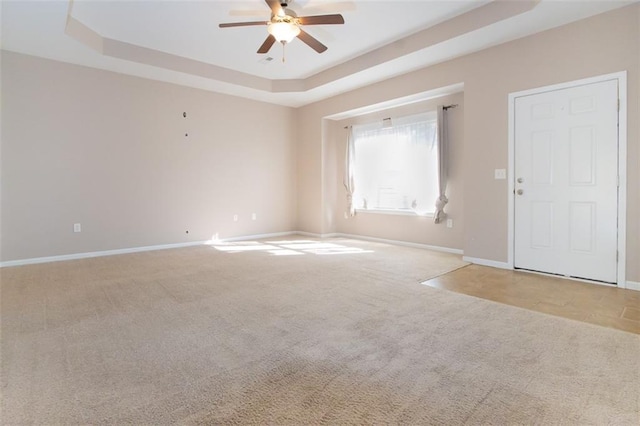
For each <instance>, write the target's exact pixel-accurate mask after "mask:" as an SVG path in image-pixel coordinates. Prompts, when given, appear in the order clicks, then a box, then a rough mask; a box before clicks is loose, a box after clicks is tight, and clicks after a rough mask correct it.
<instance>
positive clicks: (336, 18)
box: [219, 0, 344, 61]
mask: <svg viewBox="0 0 640 426" xmlns="http://www.w3.org/2000/svg"><path fill="white" fill-rule="evenodd" d="M265 2H266V3H267V5H269V8H270V9H271V19H270V20H269V21H253V22H227V23H223V24H220V25H219V27H220V28H230V27H248V26H253V25H266V26H267V31H268V32H269V35H268V36H267V39H266V40H265V41H264V43H262V46H260V48H259V49H258V53H267V52H268V51H269V49H271V47H272V46H273V44H274V43H275V42H276V41H279V42H280V43H282V45H283V46H284V45H285V44H286V43H290V42H291V41H292V40H293V39H294V38H296V37H298V38H299V39H300V40H302V42H304V43H305V44H306V45H308V46H309V47H311V48H312V49H313V50H315V51H316V52H318V53H322V52H324V51H325V50H327V46H325V45H324V44H322V43H321V42H320V41H319V40H318V39H316V38H315V37H313V36H311V35H310V34H309V33H307V32H305V31H304V30H303V29H302V28H300V26H302V25H325V24H344V18H343V17H342V15H340V14H334V15H318V16H297V15H296V13H295V12H294V11H292V10H291V9H288V6H289V4H288V2H286V1H279V0H265ZM282 60H283V61H284V57H283V58H282Z"/></svg>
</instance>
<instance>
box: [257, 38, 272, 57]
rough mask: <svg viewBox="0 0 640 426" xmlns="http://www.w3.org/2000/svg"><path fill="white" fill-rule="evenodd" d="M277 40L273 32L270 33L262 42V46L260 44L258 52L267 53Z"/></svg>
mask: <svg viewBox="0 0 640 426" xmlns="http://www.w3.org/2000/svg"><path fill="white" fill-rule="evenodd" d="M275 42H276V38H275V37H274V36H272V35H271V34H269V37H267V39H266V40H265V41H264V43H262V46H260V49H258V53H267V52H268V51H269V49H271V46H273V43H275Z"/></svg>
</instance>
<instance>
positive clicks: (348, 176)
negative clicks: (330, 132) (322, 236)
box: [342, 126, 356, 217]
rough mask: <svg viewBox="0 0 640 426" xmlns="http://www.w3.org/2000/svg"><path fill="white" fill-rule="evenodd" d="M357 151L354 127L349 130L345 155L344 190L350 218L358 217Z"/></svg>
mask: <svg viewBox="0 0 640 426" xmlns="http://www.w3.org/2000/svg"><path fill="white" fill-rule="evenodd" d="M355 158H356V156H355V149H354V141H353V127H352V126H349V127H348V128H347V149H346V153H345V165H344V179H343V181H342V183H343V184H344V189H345V190H346V191H347V214H348V215H349V216H350V217H353V216H355V215H356V208H355V206H354V204H353V192H354V191H355V188H356V186H355V180H354V169H355Z"/></svg>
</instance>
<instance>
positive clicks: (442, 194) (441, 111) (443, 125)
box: [433, 105, 449, 223]
mask: <svg viewBox="0 0 640 426" xmlns="http://www.w3.org/2000/svg"><path fill="white" fill-rule="evenodd" d="M437 112H438V125H437V128H438V136H437V138H436V144H437V146H438V198H437V199H436V212H435V214H434V215H433V221H434V222H435V223H440V222H442V220H443V219H444V218H445V217H446V213H445V212H444V206H446V205H447V203H448V202H449V199H448V198H447V195H446V192H447V161H446V153H447V152H446V151H447V117H446V116H447V110H446V109H445V107H444V106H442V105H438V109H437Z"/></svg>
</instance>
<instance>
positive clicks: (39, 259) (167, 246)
mask: <svg viewBox="0 0 640 426" xmlns="http://www.w3.org/2000/svg"><path fill="white" fill-rule="evenodd" d="M206 243H207V241H190V242H188V243H177V244H161V245H155V246H144V247H131V248H124V249H115V250H103V251H92V252H86V253H73V254H62V255H59V256H46V257H32V258H30V259H19V260H7V261H5V262H0V268H4V267H7V266H22V265H33V264H36V263H48V262H60V261H63V260H76V259H87V258H90V257H101V256H113V255H115V254H129V253H138V252H141V251H152V250H165V249H172V248H181V247H191V246H199V245H203V244H206Z"/></svg>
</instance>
